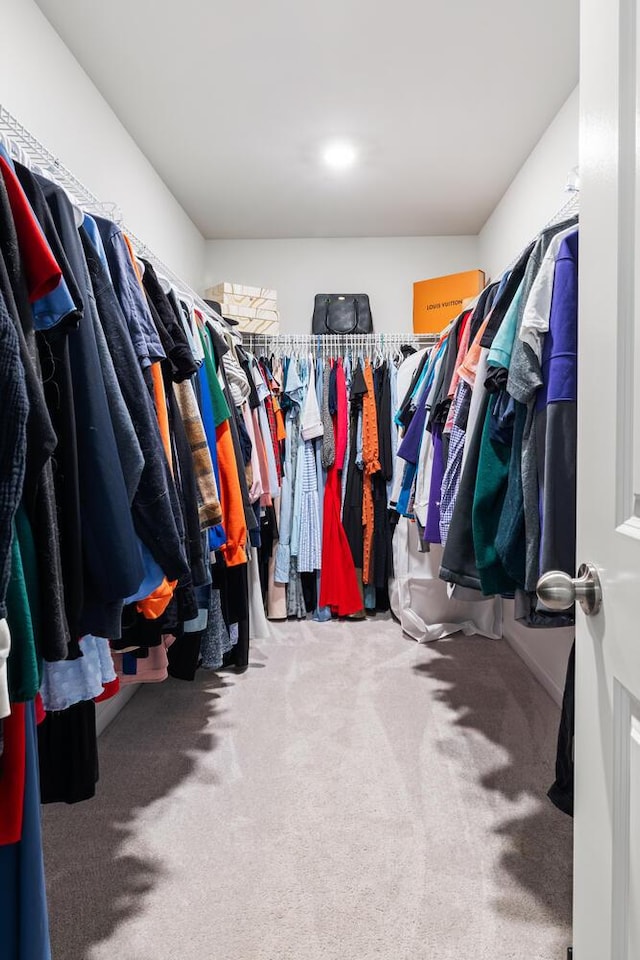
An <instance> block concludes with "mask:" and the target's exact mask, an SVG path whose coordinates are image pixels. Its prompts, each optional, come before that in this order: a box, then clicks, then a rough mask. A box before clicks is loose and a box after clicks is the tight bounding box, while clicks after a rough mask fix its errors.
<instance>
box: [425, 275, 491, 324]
mask: <svg viewBox="0 0 640 960" xmlns="http://www.w3.org/2000/svg"><path fill="white" fill-rule="evenodd" d="M484 285H485V278H484V273H483V272H482V270H469V271H467V272H466V273H452V274H449V275H448V276H446V277H434V279H433V280H419V281H418V282H417V283H414V285H413V332H414V333H440V331H441V330H444V328H445V327H446V325H447V324H448V323H449V321H450V320H453V318H454V317H457V316H458V314H459V313H461V312H462V310H463V309H464V303H465V301H468V300H470V299H472V298H473V297H476V296H477V295H478V294H479V293H481V292H482V290H483V289H484Z"/></svg>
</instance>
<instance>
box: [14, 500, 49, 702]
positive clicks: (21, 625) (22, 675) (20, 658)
mask: <svg viewBox="0 0 640 960" xmlns="http://www.w3.org/2000/svg"><path fill="white" fill-rule="evenodd" d="M39 602H40V601H39V593H38V573H37V564H36V550H35V544H34V542H33V534H32V532H31V526H30V524H29V520H28V519H27V515H26V513H25V511H24V507H23V506H22V505H20V507H19V508H18V511H17V513H16V517H15V521H14V536H13V543H12V546H11V577H10V579H9V587H8V590H7V623H8V624H9V631H10V633H11V649H10V651H9V660H8V662H7V671H8V675H9V698H10V700H11V701H12V702H13V703H24V702H26V701H28V700H33V698H34V697H35V696H36V694H37V692H38V690H39V689H40V681H41V679H42V663H41V661H40V658H39V656H38V654H37V651H36V639H35V638H36V634H37V631H38V629H39V623H38V610H39Z"/></svg>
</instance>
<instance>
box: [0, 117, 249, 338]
mask: <svg viewBox="0 0 640 960" xmlns="http://www.w3.org/2000/svg"><path fill="white" fill-rule="evenodd" d="M0 142H4V145H5V147H6V149H7V151H8V152H9V153H10V154H11V155H12V156H13V157H14V159H16V160H18V161H19V162H20V163H23V164H24V165H25V166H28V167H31V168H34V170H35V172H40V173H42V174H43V175H44V176H47V177H48V178H49V179H53V180H55V182H56V183H57V184H58V185H59V186H60V187H62V188H63V190H65V191H66V192H67V193H68V194H69V195H70V199H71V200H72V201H73V202H75V204H76V206H79V207H81V208H82V209H85V210H89V211H93V212H95V213H98V214H99V215H101V216H103V217H105V218H106V219H108V220H112V221H115V222H116V223H117V224H118V226H119V227H120V228H121V229H122V231H123V233H126V235H127V237H128V238H129V240H130V241H131V243H132V245H133V247H134V249H135V251H136V253H137V254H138V256H140V257H144V258H145V259H147V260H149V261H150V262H151V263H152V264H153V267H154V268H155V269H156V270H157V271H158V273H160V274H162V276H163V277H166V279H167V280H169V281H171V283H172V284H173V285H174V286H175V287H177V288H178V290H179V291H180V293H182V294H183V295H184V296H187V297H188V298H189V299H190V300H192V301H193V303H194V306H197V307H198V309H199V310H200V311H201V312H202V313H204V314H206V315H207V316H208V317H212V318H213V319H214V320H216V321H217V322H218V323H219V324H220V326H221V328H222V329H223V330H224V332H225V333H229V332H230V331H229V328H228V327H227V325H226V324H225V323H224V320H223V319H222V317H221V316H220V315H219V314H218V313H216V311H215V310H213V309H212V308H211V307H210V306H209V304H207V303H205V301H204V300H203V299H202V297H201V296H200V295H199V294H197V293H196V292H195V290H194V289H193V288H192V287H190V286H189V284H188V283H186V282H185V281H184V280H183V279H182V278H181V277H179V276H178V275H177V273H175V272H174V271H173V270H172V269H171V267H169V266H168V265H167V264H166V263H165V262H164V261H163V260H161V259H160V257H159V256H158V255H157V254H156V253H154V252H153V250H151V248H150V247H149V246H148V245H147V244H146V243H145V242H144V240H141V239H140V237H138V236H136V234H135V233H133V231H131V230H129V228H128V227H127V226H126V225H125V224H124V222H123V216H122V212H121V211H120V209H119V207H118V206H117V204H114V203H105V202H104V201H102V200H99V199H98V197H97V196H96V195H95V193H93V191H92V190H90V189H89V187H87V186H85V184H84V183H82V181H81V180H79V179H78V177H76V175H75V174H74V173H72V172H71V170H69V168H68V167H66V166H65V165H64V164H63V163H62V162H61V161H60V160H59V159H58V158H57V157H56V156H55V155H54V154H53V153H52V152H51V151H50V150H49V149H48V148H47V147H45V146H44V144H43V143H41V142H40V141H39V140H38V139H37V138H36V137H35V136H34V135H33V134H32V133H31V132H30V131H29V130H27V128H26V127H25V126H23V124H21V123H20V121H19V120H17V119H16V117H14V115H13V114H12V113H11V112H10V111H9V110H7V108H6V107H5V106H4V105H3V104H0ZM234 336H235V334H234Z"/></svg>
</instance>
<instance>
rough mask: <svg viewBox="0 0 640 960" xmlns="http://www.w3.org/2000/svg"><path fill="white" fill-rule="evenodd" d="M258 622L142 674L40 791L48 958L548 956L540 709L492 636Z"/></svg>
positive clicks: (371, 625) (551, 926)
mask: <svg viewBox="0 0 640 960" xmlns="http://www.w3.org/2000/svg"><path fill="white" fill-rule="evenodd" d="M274 634H275V636H274V639H272V640H271V641H269V642H268V643H264V644H260V645H256V646H254V649H253V651H252V665H251V668H250V669H249V670H248V672H247V673H246V674H244V675H243V676H240V677H238V676H235V675H234V674H231V673H228V674H220V675H207V674H201V675H200V678H199V679H198V680H197V681H196V683H194V684H186V683H180V682H178V681H169V682H167V683H165V684H161V685H159V686H151V687H146V688H144V689H142V690H141V692H140V693H139V694H137V695H136V696H135V697H134V699H133V700H132V701H131V703H130V704H129V705H128V706H127V707H126V709H125V710H124V711H123V712H122V713H121V714H120V716H119V717H118V718H117V719H116V721H115V722H114V723H113V724H112V726H111V727H110V728H109V729H108V730H107V732H106V733H105V734H104V735H103V737H102V738H101V744H100V745H101V764H102V766H101V773H102V777H101V783H100V785H99V793H98V797H97V798H96V799H95V800H94V801H92V802H90V803H87V804H84V805H81V806H78V807H76V808H66V807H57V808H46V809H45V816H44V833H45V856H46V861H47V870H48V878H49V893H50V904H51V922H52V938H53V956H54V960H115V958H118V960H372V958H381V960H427V958H428V960H524V958H526V960H556V958H557V960H564V958H565V956H566V947H567V946H568V945H569V944H570V942H571V935H570V901H571V823H570V821H569V820H568V819H567V818H566V817H564V816H563V815H562V814H560V813H558V812H557V811H556V810H555V809H554V808H553V807H552V806H551V805H550V804H549V802H548V801H547V800H546V799H545V791H546V788H547V787H548V785H549V782H550V779H551V778H552V773H553V761H554V753H555V738H556V730H557V723H558V711H557V710H556V708H555V706H554V705H553V704H552V703H551V701H550V700H549V698H548V696H547V694H546V693H545V692H544V691H543V690H542V688H541V687H539V686H538V684H537V683H536V681H535V680H534V679H533V678H532V677H531V675H530V673H529V672H528V670H527V668H526V667H525V666H524V664H523V663H522V662H521V661H520V660H519V659H518V657H517V656H516V655H515V654H514V653H513V652H512V651H511V650H510V648H509V647H508V646H507V645H506V644H505V643H501V642H494V641H490V640H482V639H479V638H475V637H472V638H468V639H465V638H455V639H453V640H450V641H445V642H441V643H439V644H437V645H433V646H430V647H424V646H419V645H418V644H416V643H414V642H413V641H410V640H407V639H405V638H404V637H403V636H402V635H401V633H400V629H399V627H397V626H396V625H395V624H394V623H392V622H390V621H382V622H380V621H375V622H371V621H370V622H365V623H355V624H343V623H329V624H314V623H303V624H296V623H289V624H284V625H276V626H275V627H274Z"/></svg>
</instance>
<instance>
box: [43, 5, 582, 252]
mask: <svg viewBox="0 0 640 960" xmlns="http://www.w3.org/2000/svg"><path fill="white" fill-rule="evenodd" d="M38 3H39V6H40V7H41V9H42V10H43V11H44V13H45V14H46V15H47V17H48V18H49V20H50V21H51V23H52V24H53V25H54V27H55V28H56V29H57V30H58V32H59V33H60V35H61V36H62V38H63V40H64V41H65V42H66V43H67V45H68V46H69V47H70V48H71V50H72V51H73V53H74V54H75V56H76V57H77V59H78V60H79V61H80V63H81V64H82V66H83V67H84V69H85V70H86V71H87V73H88V74H89V76H90V77H91V78H92V79H93V81H94V82H95V84H96V85H97V87H98V88H99V89H100V91H101V92H102V94H103V95H104V97H105V98H106V99H107V101H108V102H109V103H110V104H111V106H112V108H113V109H114V110H115V112H116V113H117V114H118V116H119V117H120V119H121V121H122V122H123V124H124V125H125V127H126V128H127V129H128V130H129V132H130V133H131V135H132V136H133V137H134V139H135V140H136V141H137V143H138V144H139V146H140V147H141V148H142V150H143V151H144V153H145V154H146V155H147V157H148V158H149V160H150V161H151V162H152V163H153V165H154V166H155V168H156V169H157V170H158V172H159V173H160V175H161V176H162V178H163V179H164V180H165V182H166V183H167V185H168V186H169V187H170V189H171V190H172V192H173V193H174V194H175V196H176V197H177V198H178V200H179V201H180V203H181V204H182V206H183V207H184V208H185V210H186V211H187V212H188V213H189V215H190V216H191V218H192V219H193V221H194V222H195V223H196V224H197V226H198V227H199V228H200V230H201V231H202V233H203V234H204V235H205V236H206V237H209V238H230V237H242V238H263V237H338V236H421V235H438V234H475V233H477V232H478V231H479V229H480V228H481V227H482V225H483V223H484V222H485V220H486V218H487V216H488V215H489V213H490V212H491V211H492V209H493V208H494V206H495V205H496V203H497V201H498V200H499V199H500V197H501V196H502V194H503V193H504V191H505V189H506V188H507V186H508V185H509V183H510V181H511V180H512V178H513V176H514V174H515V173H516V171H517V170H518V169H519V167H520V165H521V164H522V162H523V161H524V159H525V158H526V156H527V155H528V153H529V152H530V150H531V149H532V147H533V146H534V145H535V143H536V142H537V140H538V139H539V137H540V135H541V134H542V132H543V131H544V129H545V128H546V126H547V125H548V123H549V122H550V121H551V119H552V118H553V116H554V115H555V113H556V112H557V110H558V109H559V107H560V106H561V104H562V103H563V102H564V100H565V99H566V98H567V96H568V95H569V93H570V92H571V90H572V89H573V88H574V86H575V85H576V83H577V81H578V5H579V0H535V2H533V0H527V2H524V0H520V2H518V3H514V2H513V0H482V2H480V0H395V2H391V3H372V2H371V0H313V2H312V0H213V2H211V0H65V2H64V3H60V2H59V0H38ZM333 138H346V139H349V140H352V141H353V142H355V144H356V145H357V147H358V149H359V151H360V154H361V160H360V163H359V164H358V165H357V167H356V168H355V169H353V170H351V171H349V172H348V173H342V174H340V175H336V174H335V173H331V172H329V171H327V170H325V169H323V167H322V165H321V163H320V160H319V154H320V152H321V148H322V146H323V145H324V143H325V142H326V141H327V140H330V139H333Z"/></svg>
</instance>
